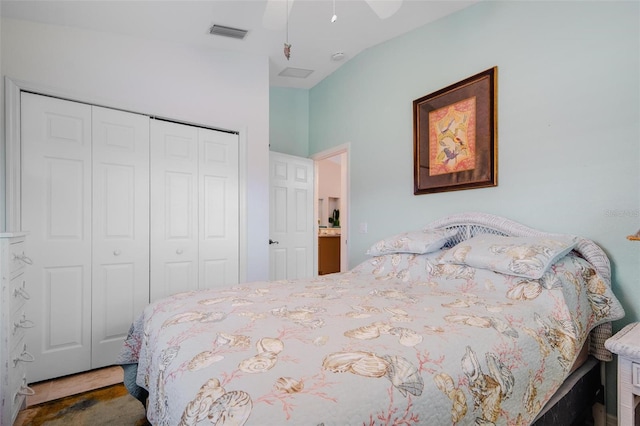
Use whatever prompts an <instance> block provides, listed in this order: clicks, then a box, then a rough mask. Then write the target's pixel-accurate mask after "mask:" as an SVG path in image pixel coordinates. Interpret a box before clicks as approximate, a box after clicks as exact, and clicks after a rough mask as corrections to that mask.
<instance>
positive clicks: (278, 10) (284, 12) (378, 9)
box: [262, 0, 403, 30]
mask: <svg viewBox="0 0 640 426" xmlns="http://www.w3.org/2000/svg"><path fill="white" fill-rule="evenodd" d="M294 1H295V0H267V5H266V7H265V10H264V15H263V16H262V25H263V26H264V27H265V28H266V29H270V30H278V29H281V28H282V27H284V26H285V24H286V21H287V18H288V17H289V14H290V13H291V7H292V6H293V3H294ZM402 1H403V0H364V2H365V3H367V4H368V5H369V7H371V9H372V10H373V11H374V12H375V14H376V15H377V16H378V17H379V18H380V19H387V18H389V17H390V16H392V15H393V14H394V13H396V12H397V11H398V9H400V6H402ZM335 2H336V0H333V17H332V18H331V22H334V21H335V20H336V18H337V16H336V13H335Z"/></svg>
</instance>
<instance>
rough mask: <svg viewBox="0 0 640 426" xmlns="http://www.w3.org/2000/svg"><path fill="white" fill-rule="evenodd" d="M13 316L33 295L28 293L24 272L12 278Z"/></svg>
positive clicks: (10, 285)
mask: <svg viewBox="0 0 640 426" xmlns="http://www.w3.org/2000/svg"><path fill="white" fill-rule="evenodd" d="M9 291H10V292H11V293H10V298H9V299H10V300H11V302H10V306H11V314H12V315H13V314H14V313H15V312H16V311H17V310H18V309H20V308H21V307H22V306H24V304H25V302H26V301H27V300H29V299H31V295H30V294H29V292H28V291H27V279H26V276H25V273H24V272H19V273H18V275H16V276H14V277H13V278H11V283H10V284H9Z"/></svg>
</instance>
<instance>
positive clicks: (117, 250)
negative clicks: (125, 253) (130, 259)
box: [113, 249, 122, 256]
mask: <svg viewBox="0 0 640 426" xmlns="http://www.w3.org/2000/svg"><path fill="white" fill-rule="evenodd" d="M121 254H122V252H121V251H120V249H115V250H114V251H113V255H114V256H120V255H121Z"/></svg>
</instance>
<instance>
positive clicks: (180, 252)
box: [176, 249, 184, 254]
mask: <svg viewBox="0 0 640 426" xmlns="http://www.w3.org/2000/svg"><path fill="white" fill-rule="evenodd" d="M182 253H184V251H183V250H182V249H178V250H176V254H182Z"/></svg>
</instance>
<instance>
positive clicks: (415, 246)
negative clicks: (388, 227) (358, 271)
mask: <svg viewBox="0 0 640 426" xmlns="http://www.w3.org/2000/svg"><path fill="white" fill-rule="evenodd" d="M457 233H458V230H457V229H434V230H424V231H413V232H403V233H401V234H397V235H394V236H392V237H389V238H385V239H383V240H380V241H378V242H377V243H375V244H374V245H372V246H371V247H370V248H369V250H367V254H368V255H370V256H382V255H385V254H390V253H415V254H424V253H430V252H433V251H436V250H440V249H441V248H442V246H444V245H445V244H446V243H447V241H449V238H451V237H452V236H454V235H456V234H457Z"/></svg>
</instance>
